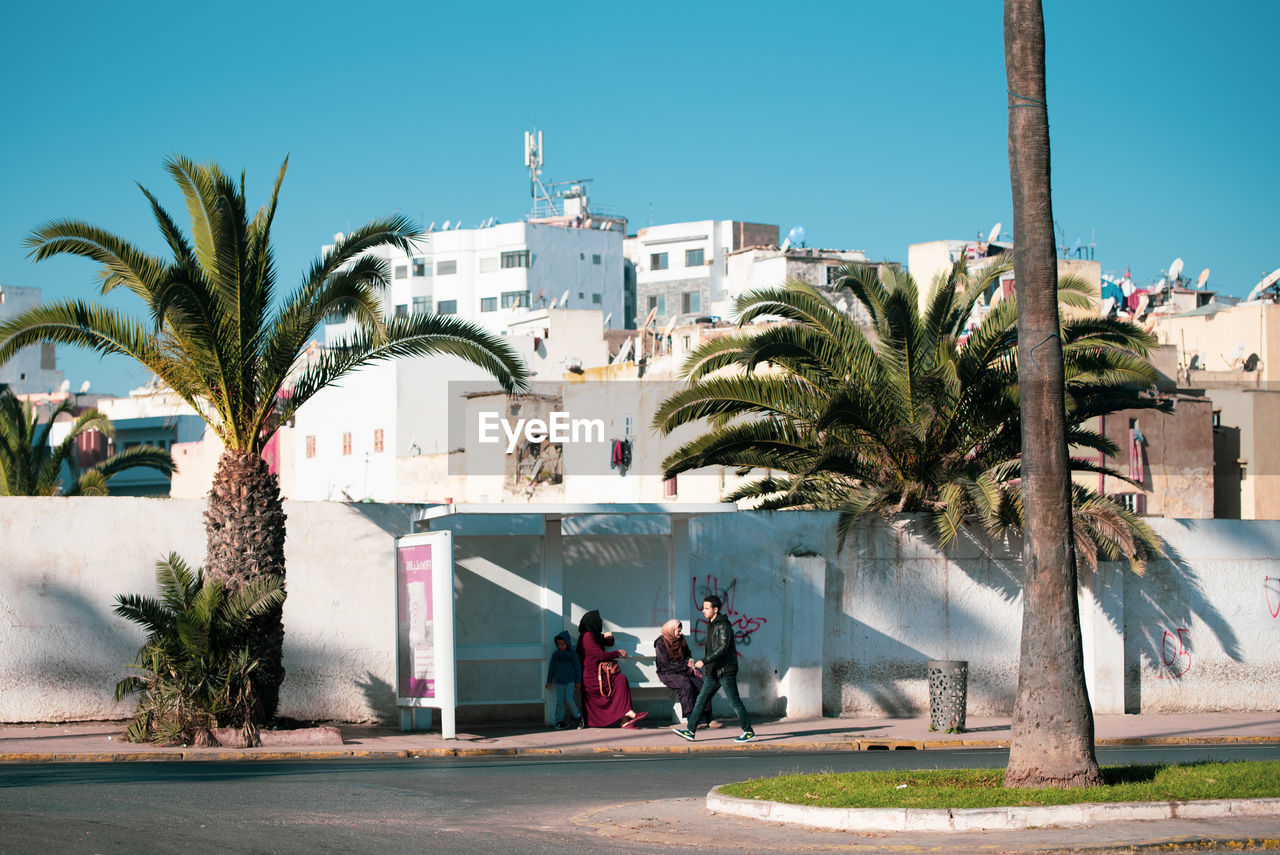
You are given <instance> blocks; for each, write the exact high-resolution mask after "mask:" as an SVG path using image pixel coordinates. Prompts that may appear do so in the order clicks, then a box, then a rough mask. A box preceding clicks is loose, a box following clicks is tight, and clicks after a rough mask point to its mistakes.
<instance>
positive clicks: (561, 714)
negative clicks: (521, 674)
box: [547, 630, 587, 730]
mask: <svg viewBox="0 0 1280 855" xmlns="http://www.w3.org/2000/svg"><path fill="white" fill-rule="evenodd" d="M552 686H555V687H556V709H555V719H556V730H565V729H566V728H568V727H569V722H571V721H572V722H573V723H574V724H576V725H577V726H578V727H586V726H587V725H586V723H585V722H584V721H583V720H582V716H581V715H579V714H578V705H577V704H575V703H574V702H573V690H574V689H575V688H581V687H582V663H581V662H579V661H578V654H577V653H576V652H575V651H574V649H573V647H572V646H571V645H570V644H569V631H568V630H565V631H564V632H561V633H560V634H559V635H557V636H556V649H555V652H553V653H552V654H551V660H550V661H549V662H547V688H548V689H550V688H551V687H552ZM566 713H572V714H573V718H571V719H569V718H566Z"/></svg>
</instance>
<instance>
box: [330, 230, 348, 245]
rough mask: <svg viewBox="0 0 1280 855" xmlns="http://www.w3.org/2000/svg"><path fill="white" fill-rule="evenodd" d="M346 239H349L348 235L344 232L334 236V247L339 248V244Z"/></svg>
mask: <svg viewBox="0 0 1280 855" xmlns="http://www.w3.org/2000/svg"><path fill="white" fill-rule="evenodd" d="M346 239H347V238H346V235H344V234H343V233H342V232H338V233H337V234H336V235H334V236H333V245H334V246H337V245H338V244H340V243H342V242H343V241H344V240H346Z"/></svg>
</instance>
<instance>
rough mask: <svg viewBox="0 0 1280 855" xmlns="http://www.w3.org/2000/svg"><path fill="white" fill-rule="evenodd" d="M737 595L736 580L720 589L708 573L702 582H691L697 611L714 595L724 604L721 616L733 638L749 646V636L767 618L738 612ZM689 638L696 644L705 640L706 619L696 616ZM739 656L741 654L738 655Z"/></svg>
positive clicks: (696, 580) (715, 578)
mask: <svg viewBox="0 0 1280 855" xmlns="http://www.w3.org/2000/svg"><path fill="white" fill-rule="evenodd" d="M737 593H738V580H737V579H734V580H733V581H732V582H730V583H729V585H728V587H724V588H722V587H721V586H720V580H719V579H718V578H717V577H715V576H712V575H711V574H710V573H708V574H707V575H706V576H705V577H704V578H703V579H702V580H698V579H694V580H693V591H692V594H693V603H694V606H695V607H696V608H698V609H701V608H702V601H703V599H705V598H706V596H707V595H708V594H715V595H716V596H718V597H719V598H720V601H721V602H722V603H723V604H724V609H723V614H724V615H725V617H727V618H729V623H730V625H731V626H732V627H733V637H734V639H735V640H736V641H737V642H738V643H739V644H750V643H751V636H752V635H754V634H755V632H756V631H757V630H759V629H760V627H762V626H764V625H765V624H766V623H768V622H769V621H768V619H767V618H762V617H751V616H750V615H746V614H743V613H742V612H740V611H738V609H737V606H736V604H735V601H736V599H737ZM689 634H690V637H691V638H693V640H694V641H696V642H697V643H698V644H703V643H705V642H706V639H707V619H706V618H704V617H702V616H701V615H699V616H698V619H697V620H696V621H694V622H693V627H692V628H691V631H690V633H689ZM739 655H741V654H739Z"/></svg>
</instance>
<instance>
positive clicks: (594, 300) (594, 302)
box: [591, 294, 601, 306]
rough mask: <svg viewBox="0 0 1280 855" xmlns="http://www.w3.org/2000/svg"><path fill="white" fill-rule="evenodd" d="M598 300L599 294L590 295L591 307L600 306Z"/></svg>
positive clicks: (599, 298)
mask: <svg viewBox="0 0 1280 855" xmlns="http://www.w3.org/2000/svg"><path fill="white" fill-rule="evenodd" d="M600 300H601V297H600V295H599V294H592V295H591V305H593V306H598V305H600Z"/></svg>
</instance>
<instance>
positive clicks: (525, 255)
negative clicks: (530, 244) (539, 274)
mask: <svg viewBox="0 0 1280 855" xmlns="http://www.w3.org/2000/svg"><path fill="white" fill-rule="evenodd" d="M529 266H530V264H529V250H527V249H520V250H516V251H515V252H504V253H502V268H503V269H504V270H505V269H507V268H509V267H529Z"/></svg>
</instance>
